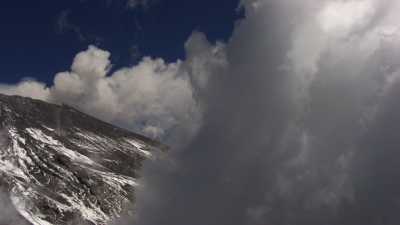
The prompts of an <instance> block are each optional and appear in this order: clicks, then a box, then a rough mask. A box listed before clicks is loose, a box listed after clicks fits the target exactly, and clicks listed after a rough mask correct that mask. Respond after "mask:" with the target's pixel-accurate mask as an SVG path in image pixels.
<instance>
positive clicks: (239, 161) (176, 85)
mask: <svg viewBox="0 0 400 225" xmlns="http://www.w3.org/2000/svg"><path fill="white" fill-rule="evenodd" d="M241 7H245V10H246V18H245V19H243V20H241V21H238V22H237V23H236V26H235V31H234V34H233V36H232V37H231V39H230V40H229V41H228V42H227V43H209V42H208V41H207V39H206V37H205V35H204V34H202V33H199V32H194V33H193V35H192V36H191V37H190V38H189V40H188V41H187V42H186V44H185V47H186V53H187V58H186V59H185V60H183V61H177V62H175V63H170V64H168V63H165V62H164V61H163V60H162V59H152V58H146V57H145V58H143V60H142V62H141V63H139V65H136V66H134V67H132V68H123V69H120V70H117V71H116V72H114V73H113V74H109V71H110V66H111V63H110V61H109V56H110V53H109V52H106V51H104V50H100V49H98V48H96V47H93V46H91V47H89V49H88V50H87V51H85V52H82V53H79V54H78V55H77V56H76V58H75V60H74V62H73V65H72V67H71V71H68V72H63V73H59V74H57V75H56V77H55V82H54V85H53V86H52V87H46V86H45V85H43V84H40V83H38V82H35V81H24V82H22V83H20V84H19V85H15V86H2V87H1V88H0V89H1V92H4V93H8V94H20V95H26V96H31V97H35V98H39V99H43V100H47V101H53V102H65V103H69V104H72V105H74V106H76V107H78V108H80V109H81V110H83V111H85V112H88V113H91V114H93V115H96V116H98V117H100V118H102V119H105V120H107V121H111V122H113V123H115V124H123V125H125V127H128V128H129V129H131V130H139V131H141V132H142V133H146V134H148V135H150V136H152V137H156V138H161V139H163V140H167V142H168V143H170V144H172V147H173V148H172V150H171V151H170V152H169V156H168V157H166V158H164V159H162V160H160V161H156V162H147V164H146V165H145V169H144V171H143V172H142V176H143V178H142V185H141V187H140V189H139V190H138V193H137V195H138V196H137V198H138V199H137V204H136V215H135V216H136V220H135V221H134V220H133V219H129V218H128V219H126V221H125V224H137V225H157V224H162V225H292V224H293V225H322V224H323V225H338V224H340V225H369V224H371V225H396V224H398V221H399V219H398V217H399V216H398V211H399V210H400V170H398V165H399V163H400V153H398V150H399V149H400V132H399V131H400V106H399V104H397V101H398V99H400V64H399V62H398V59H399V58H400V36H399V34H400V33H399V28H400V27H399V25H398V21H399V19H400V16H399V15H400V14H399V13H398V12H400V2H399V1H397V0H384V1H382V0H299V1H293V0H242V2H241ZM121 224H123V223H121Z"/></svg>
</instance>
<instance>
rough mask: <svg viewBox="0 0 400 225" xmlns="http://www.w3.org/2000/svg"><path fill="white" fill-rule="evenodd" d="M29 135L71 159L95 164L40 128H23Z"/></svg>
mask: <svg viewBox="0 0 400 225" xmlns="http://www.w3.org/2000/svg"><path fill="white" fill-rule="evenodd" d="M25 130H26V131H27V132H28V133H29V134H30V135H31V137H33V138H34V139H36V140H37V141H39V142H42V143H44V144H47V145H49V146H51V147H52V148H53V149H54V150H56V151H58V152H60V153H61V154H63V155H65V156H67V157H69V158H70V159H71V160H72V161H75V162H80V163H85V164H90V165H96V164H97V163H96V162H94V161H93V160H91V159H90V158H88V157H87V156H85V155H82V154H80V153H78V152H75V151H73V150H71V149H68V148H66V147H65V146H64V145H63V144H62V143H61V142H59V141H58V140H56V139H54V138H53V137H51V136H48V135H46V134H44V133H43V132H42V131H41V130H39V129H35V128H26V129H25Z"/></svg>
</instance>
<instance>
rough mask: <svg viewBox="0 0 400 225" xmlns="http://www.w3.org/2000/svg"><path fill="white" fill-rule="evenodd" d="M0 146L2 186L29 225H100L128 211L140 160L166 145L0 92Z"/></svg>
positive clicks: (64, 108) (71, 110) (61, 107)
mask: <svg viewBox="0 0 400 225" xmlns="http://www.w3.org/2000/svg"><path fill="white" fill-rule="evenodd" d="M0 144H1V146H2V147H1V150H0V175H1V176H0V184H3V185H2V186H3V189H4V190H6V191H5V192H6V193H7V195H8V196H9V197H10V200H11V202H12V204H13V207H14V208H15V209H16V210H17V211H18V213H19V214H20V215H21V216H22V217H24V218H25V219H26V220H27V221H29V222H30V223H31V224H35V225H36V224H40V225H64V224H91V225H105V224H107V223H109V222H110V221H111V220H113V219H115V218H118V217H119V216H120V215H121V214H126V213H128V214H134V211H132V210H131V209H130V207H132V205H133V204H134V202H135V195H134V192H135V188H136V187H137V185H138V182H137V178H139V174H138V171H139V170H140V168H141V167H142V163H143V161H144V160H154V159H155V155H156V154H157V153H161V152H164V151H166V150H167V147H166V146H164V145H162V144H161V143H160V142H157V141H154V140H151V139H149V138H146V137H144V136H142V135H139V134H136V133H133V132H130V131H128V130H126V129H123V128H120V127H116V126H113V125H112V124H110V123H107V122H104V121H101V120H99V119H97V118H95V117H92V116H89V115H87V114H85V113H83V112H80V111H79V110H76V109H75V108H73V107H71V106H68V105H56V104H51V103H47V102H43V101H40V100H35V99H31V98H27V97H21V96H7V95H2V94H0ZM0 224H1V220H0Z"/></svg>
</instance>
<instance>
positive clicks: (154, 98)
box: [0, 34, 223, 144]
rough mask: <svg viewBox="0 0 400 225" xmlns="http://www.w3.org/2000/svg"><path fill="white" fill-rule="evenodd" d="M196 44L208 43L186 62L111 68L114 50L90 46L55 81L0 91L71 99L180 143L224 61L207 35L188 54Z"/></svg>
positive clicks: (190, 130) (99, 113)
mask: <svg viewBox="0 0 400 225" xmlns="http://www.w3.org/2000/svg"><path fill="white" fill-rule="evenodd" d="M196 35H197V34H194V36H196ZM192 45H204V46H208V48H207V49H205V50H203V51H202V52H201V54H198V55H197V54H196V55H195V56H190V60H188V61H186V62H182V61H180V60H178V61H176V62H175V63H166V62H164V60H162V59H155V58H150V57H144V58H142V60H141V61H140V62H139V63H138V64H137V65H135V66H132V67H127V68H121V69H118V70H116V71H115V72H113V73H112V74H110V69H111V67H112V65H111V62H110V56H111V54H110V53H109V52H107V51H104V50H101V49H99V48H97V47H95V46H89V48H88V49H87V50H86V51H83V52H80V53H78V54H77V55H76V57H75V58H74V60H73V63H72V66H71V70H70V71H65V72H60V73H57V74H56V75H55V77H54V84H53V85H52V86H51V87H47V86H46V85H45V84H42V83H39V82H36V81H34V80H26V81H22V82H21V83H19V84H17V85H2V86H0V91H1V92H2V93H5V94H16V95H22V96H28V97H32V98H37V99H41V100H45V101H50V102H53V103H58V104H61V103H64V104H68V105H71V106H74V107H76V108H78V109H80V110H82V111H84V112H86V113H88V114H91V115H94V116H96V117H99V118H101V119H104V120H106V121H109V122H112V123H114V124H117V125H119V126H122V127H125V128H128V129H131V130H133V131H136V132H140V133H143V134H145V135H148V136H150V137H152V138H156V139H161V140H164V141H166V142H168V143H170V144H178V143H181V142H182V139H189V137H190V136H191V135H193V134H194V133H195V131H196V130H197V128H198V127H199V126H200V124H201V117H202V113H201V112H202V109H201V103H200V102H199V101H198V98H197V97H196V96H195V95H198V94H196V93H199V92H200V89H199V91H196V89H197V87H200V86H201V88H204V87H205V86H206V85H207V80H206V79H207V76H209V73H210V72H209V71H210V70H211V69H212V68H213V64H221V66H222V64H223V62H222V61H223V59H222V58H223V56H219V55H218V48H220V47H215V49H214V48H213V47H211V45H210V44H209V43H208V41H207V40H206V39H199V40H193V41H191V42H190V43H188V44H187V48H188V53H189V54H191V52H194V51H195V50H194V47H193V46H192ZM214 58H215V59H214ZM217 58H218V59H217ZM220 61H221V62H220ZM201 76H205V78H201ZM195 92H196V93H195ZM178 140H179V141H178Z"/></svg>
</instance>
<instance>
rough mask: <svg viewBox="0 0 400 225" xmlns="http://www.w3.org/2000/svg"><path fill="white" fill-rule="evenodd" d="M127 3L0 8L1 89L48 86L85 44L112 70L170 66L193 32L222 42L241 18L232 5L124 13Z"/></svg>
mask: <svg viewBox="0 0 400 225" xmlns="http://www.w3.org/2000/svg"><path fill="white" fill-rule="evenodd" d="M126 1H127V0H57V1H54V0H36V1H32V0H17V1H4V2H2V7H1V8H0V26H1V27H2V32H1V41H0V49H1V51H0V60H1V65H2V68H1V73H2V74H1V75H0V82H1V83H15V82H18V81H20V80H21V79H22V78H24V77H32V78H35V79H37V80H39V81H43V82H46V83H51V82H52V78H53V76H54V74H55V73H56V72H61V71H65V70H67V69H68V68H69V67H70V65H71V62H72V59H73V57H74V56H75V55H76V54H77V53H78V52H79V51H82V50H84V49H86V48H87V46H88V45H89V44H95V45H97V46H98V47H100V48H102V49H105V50H108V51H110V52H111V53H112V63H113V64H114V65H115V67H116V68H118V67H121V66H129V65H133V64H134V63H135V62H137V60H138V58H139V57H138V55H137V54H135V52H136V53H137V52H140V55H146V56H153V57H162V58H164V59H165V60H167V61H174V60H176V59H177V58H183V57H184V51H183V44H184V42H185V41H186V39H187V38H188V37H189V35H190V34H191V33H192V31H193V30H198V31H202V32H205V33H206V34H207V36H208V38H209V39H210V41H212V42H214V41H216V40H227V39H228V38H229V37H230V36H231V33H232V30H233V25H234V22H235V21H236V20H237V19H238V18H240V17H242V16H243V12H238V11H237V7H238V0H154V1H155V2H153V3H152V4H151V5H150V6H149V7H147V8H143V7H137V8H135V9H128V8H127V7H126ZM137 50H138V51H137Z"/></svg>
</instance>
